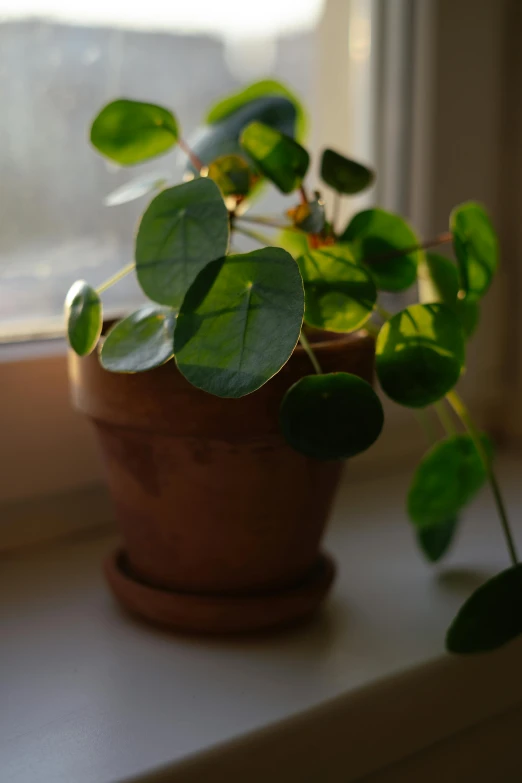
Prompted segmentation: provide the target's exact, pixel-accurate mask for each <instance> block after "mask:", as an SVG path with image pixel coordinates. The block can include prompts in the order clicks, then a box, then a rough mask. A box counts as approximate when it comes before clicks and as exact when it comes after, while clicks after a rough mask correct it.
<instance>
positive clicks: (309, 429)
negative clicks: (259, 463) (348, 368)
mask: <svg viewBox="0 0 522 783" xmlns="http://www.w3.org/2000/svg"><path fill="white" fill-rule="evenodd" d="M279 422H280V426H281V432H282V433H283V435H284V437H285V439H286V440H287V441H288V443H289V444H290V445H291V446H292V448H294V449H296V451H300V452H301V453H302V454H305V455H306V456H307V457H313V458H315V459H320V460H340V459H347V458H348V457H354V456H355V455H356V454H359V453H360V452H362V451H365V450H366V449H368V448H369V447H370V446H371V445H372V444H373V443H374V442H375V441H376V440H377V438H378V437H379V435H380V433H381V430H382V426H383V422H384V413H383V409H382V405H381V402H380V400H379V398H378V397H377V395H376V394H375V392H374V391H373V389H372V387H371V386H370V384H369V383H367V382H366V381H364V380H363V379H362V378H359V377H358V376H356V375H350V374H349V373H345V372H339V373H330V374H327V375H309V376H306V377H305V378H301V380H299V381H297V383H295V384H294V385H293V386H292V387H291V388H290V389H289V390H288V392H287V393H286V395H285V397H284V399H283V402H282V404H281V409H280V413H279Z"/></svg>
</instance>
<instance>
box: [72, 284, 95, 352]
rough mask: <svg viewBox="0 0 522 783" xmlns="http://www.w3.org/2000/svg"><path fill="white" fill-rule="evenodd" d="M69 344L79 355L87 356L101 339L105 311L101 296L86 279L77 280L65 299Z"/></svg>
mask: <svg viewBox="0 0 522 783" xmlns="http://www.w3.org/2000/svg"><path fill="white" fill-rule="evenodd" d="M65 320H66V323H67V339H68V340H69V345H70V346H71V348H72V349H73V351H74V352H75V353H77V354H78V356H87V355H88V354H90V353H91V352H92V351H93V350H94V349H95V347H96V344H97V342H98V340H99V337H100V334H101V330H102V325H103V313H102V304H101V301H100V297H99V296H98V294H97V293H96V291H95V290H94V288H91V286H90V285H88V284H87V283H86V282H85V280H77V281H76V283H73V285H72V286H71V287H70V289H69V291H68V293H67V297H66V299H65Z"/></svg>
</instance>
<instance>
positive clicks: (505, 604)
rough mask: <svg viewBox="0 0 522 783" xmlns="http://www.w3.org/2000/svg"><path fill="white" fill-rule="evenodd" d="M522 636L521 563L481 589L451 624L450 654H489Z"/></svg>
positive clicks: (448, 643)
mask: <svg viewBox="0 0 522 783" xmlns="http://www.w3.org/2000/svg"><path fill="white" fill-rule="evenodd" d="M521 634H522V564H518V565H516V566H513V567H512V568H508V569H507V570H506V571H502V572H501V573H500V574H498V575H497V576H495V577H493V579H490V580H488V581H487V582H486V583H485V584H484V585H482V586H481V587H479V588H478V590H476V591H475V592H474V593H473V595H472V596H471V598H469V599H468V600H467V601H466V603H465V604H464V606H462V608H461V609H460V611H459V612H458V614H457V616H456V617H455V619H454V620H453V623H452V624H451V626H450V628H449V630H448V633H447V636H446V647H447V649H448V650H449V651H450V652H453V653H458V654H461V655H462V654H464V655H465V654H470V653H481V652H489V651H490V650H496V649H497V648H498V647H502V646H503V645H504V644H507V643H508V642H510V641H512V640H513V639H515V638H516V637H517V636H520V635H521Z"/></svg>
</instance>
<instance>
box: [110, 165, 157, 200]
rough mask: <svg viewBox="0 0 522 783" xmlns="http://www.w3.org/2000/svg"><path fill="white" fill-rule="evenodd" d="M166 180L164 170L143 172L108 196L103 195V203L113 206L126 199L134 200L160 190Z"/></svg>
mask: <svg viewBox="0 0 522 783" xmlns="http://www.w3.org/2000/svg"><path fill="white" fill-rule="evenodd" d="M167 181H168V174H165V173H164V172H161V173H160V172H154V173H152V174H144V175H142V176H141V177H136V178H135V179H131V180H130V181H129V182H125V184H123V185H120V187H119V188H116V190H113V191H112V193H109V195H108V196H105V198H104V200H103V203H104V204H105V206H106V207H115V206H117V205H119V204H126V203H127V202H128V201H134V200H135V199H137V198H141V197H142V196H146V195H147V194H148V193H152V192H153V191H154V190H161V188H163V187H164V186H165V185H166V183H167Z"/></svg>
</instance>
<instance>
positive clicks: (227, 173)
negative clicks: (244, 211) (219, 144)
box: [208, 155, 253, 196]
mask: <svg viewBox="0 0 522 783" xmlns="http://www.w3.org/2000/svg"><path fill="white" fill-rule="evenodd" d="M208 176H209V177H210V179H213V180H214V182H215V183H216V185H217V186H218V187H219V189H220V191H221V192H222V193H223V195H224V196H246V195H247V193H248V191H249V190H250V185H251V182H252V180H253V177H252V172H251V171H250V168H249V166H248V163H247V162H246V161H245V160H243V158H241V157H239V155H223V157H221V158H217V160H215V161H213V162H212V163H211V164H210V166H209V168H208Z"/></svg>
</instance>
